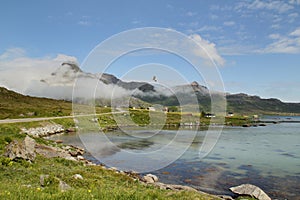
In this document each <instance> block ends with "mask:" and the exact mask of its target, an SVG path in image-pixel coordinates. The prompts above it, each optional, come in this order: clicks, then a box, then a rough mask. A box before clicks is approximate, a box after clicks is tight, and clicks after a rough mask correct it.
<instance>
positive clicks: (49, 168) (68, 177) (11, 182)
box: [0, 122, 217, 200]
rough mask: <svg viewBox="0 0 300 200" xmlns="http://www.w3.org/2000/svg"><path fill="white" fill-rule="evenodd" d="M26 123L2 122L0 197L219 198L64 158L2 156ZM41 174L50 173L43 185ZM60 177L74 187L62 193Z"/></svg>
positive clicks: (20, 137)
mask: <svg viewBox="0 0 300 200" xmlns="http://www.w3.org/2000/svg"><path fill="white" fill-rule="evenodd" d="M35 123H37V122H35ZM43 123H45V122H43ZM23 125H25V124H18V125H13V124H10V125H0V154H1V156H0V183H2V184H0V199H22V200H23V199H74V200H76V199H78V200H79V199H124V200H125V199H126V200H127V199H217V198H216V197H214V196H211V195H206V194H201V193H197V192H186V191H181V192H175V191H169V190H161V189H158V188H156V187H154V186H149V185H142V184H140V183H139V182H138V181H134V180H133V179H131V178H130V177H128V176H127V175H122V174H117V173H115V172H113V171H110V170H105V169H103V168H102V167H101V166H84V165H83V164H82V163H80V162H75V161H68V160H65V159H62V158H52V159H46V158H44V157H42V156H37V158H36V160H35V161H34V162H33V163H29V162H27V161H24V160H17V161H12V160H10V159H9V158H6V157H4V156H3V153H4V151H5V150H4V149H5V146H6V145H8V144H9V142H11V141H12V140H20V139H22V138H24V137H25V135H22V134H19V127H22V126H23ZM31 125H33V126H35V125H37V124H31ZM27 126H28V125H27ZM38 141H40V142H41V139H40V140H38ZM75 174H80V175H81V176H82V177H83V180H80V179H74V178H73V175H75ZM40 175H49V177H48V178H47V179H45V184H44V186H43V187H42V186H41V184H40ZM59 180H62V181H64V182H66V183H67V184H68V185H70V186H71V188H72V189H71V190H68V191H65V192H61V191H60V190H59V187H58V185H59ZM4 183H5V184H4Z"/></svg>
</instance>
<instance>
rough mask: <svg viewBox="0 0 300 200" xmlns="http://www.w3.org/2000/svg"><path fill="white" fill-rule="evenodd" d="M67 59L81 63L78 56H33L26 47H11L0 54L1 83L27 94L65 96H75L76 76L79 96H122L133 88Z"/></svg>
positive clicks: (50, 96) (59, 97) (0, 84)
mask: <svg viewBox="0 0 300 200" xmlns="http://www.w3.org/2000/svg"><path fill="white" fill-rule="evenodd" d="M66 62H67V63H71V64H75V65H78V61H77V59H76V58H75V57H72V56H68V55H64V54H58V55H57V56H56V57H43V58H30V57H27V56H26V52H25V51H24V50H23V49H20V48H13V49H8V50H7V51H5V52H4V53H3V54H1V55H0V72H1V73H0V86H2V87H6V88H8V89H10V90H13V91H16V92H18V93H21V94H24V95H30V96H38V97H48V98H55V99H66V100H71V99H72V93H73V86H74V83H75V80H77V82H76V91H77V93H76V98H92V97H94V95H96V97H97V98H107V99H109V98H111V96H112V95H113V97H114V98H119V97H122V96H123V95H125V94H128V92H130V91H128V90H126V89H124V88H121V87H118V86H116V85H110V84H108V85H107V84H104V83H103V82H101V81H99V75H95V74H89V73H85V72H82V71H78V69H77V70H76V69H74V68H73V67H71V65H68V64H63V63H66ZM62 64H63V65H62ZM79 70H80V69H79Z"/></svg>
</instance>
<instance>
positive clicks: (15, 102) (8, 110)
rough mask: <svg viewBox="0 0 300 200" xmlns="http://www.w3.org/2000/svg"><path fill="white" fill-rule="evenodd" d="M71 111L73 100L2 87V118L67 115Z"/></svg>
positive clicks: (0, 93)
mask: <svg viewBox="0 0 300 200" xmlns="http://www.w3.org/2000/svg"><path fill="white" fill-rule="evenodd" d="M71 112H72V103H71V102H67V101H63V100H54V99H47V98H38V97H30V96H24V95H22V94H19V93H16V92H14V91H11V90H8V89H6V88H3V87H0V119H6V118H21V117H46V116H65V115H70V114H71Z"/></svg>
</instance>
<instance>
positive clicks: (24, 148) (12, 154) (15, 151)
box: [5, 136, 36, 161]
mask: <svg viewBox="0 0 300 200" xmlns="http://www.w3.org/2000/svg"><path fill="white" fill-rule="evenodd" d="M35 145H36V142H35V140H34V139H32V138H31V137H29V136H26V137H25V139H24V140H23V141H17V140H14V141H12V142H11V143H10V144H9V145H8V146H7V147H6V152H5V155H6V156H7V157H9V158H10V159H12V160H14V159H17V158H21V159H24V160H29V161H34V159H35V157H36V154H35V151H34V148H35Z"/></svg>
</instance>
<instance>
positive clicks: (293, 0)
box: [289, 0, 300, 5]
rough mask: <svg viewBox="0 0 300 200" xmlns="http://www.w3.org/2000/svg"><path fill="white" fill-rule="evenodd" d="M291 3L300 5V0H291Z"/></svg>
mask: <svg viewBox="0 0 300 200" xmlns="http://www.w3.org/2000/svg"><path fill="white" fill-rule="evenodd" d="M289 3H290V4H295V5H300V0H290V1H289Z"/></svg>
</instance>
